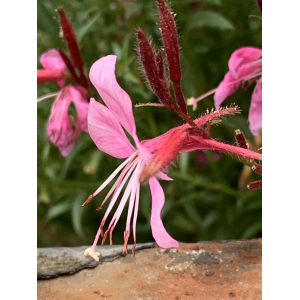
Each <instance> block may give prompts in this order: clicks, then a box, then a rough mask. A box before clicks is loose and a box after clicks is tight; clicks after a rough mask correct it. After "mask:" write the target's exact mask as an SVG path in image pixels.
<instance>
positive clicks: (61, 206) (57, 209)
mask: <svg viewBox="0 0 300 300" xmlns="http://www.w3.org/2000/svg"><path fill="white" fill-rule="evenodd" d="M70 209H71V203H70V201H65V202H60V203H58V204H56V205H54V206H52V207H50V209H49V210H48V214H47V217H46V223H47V222H49V221H50V220H52V219H55V218H57V217H58V216H60V215H62V214H64V213H65V212H67V211H68V210H70Z"/></svg>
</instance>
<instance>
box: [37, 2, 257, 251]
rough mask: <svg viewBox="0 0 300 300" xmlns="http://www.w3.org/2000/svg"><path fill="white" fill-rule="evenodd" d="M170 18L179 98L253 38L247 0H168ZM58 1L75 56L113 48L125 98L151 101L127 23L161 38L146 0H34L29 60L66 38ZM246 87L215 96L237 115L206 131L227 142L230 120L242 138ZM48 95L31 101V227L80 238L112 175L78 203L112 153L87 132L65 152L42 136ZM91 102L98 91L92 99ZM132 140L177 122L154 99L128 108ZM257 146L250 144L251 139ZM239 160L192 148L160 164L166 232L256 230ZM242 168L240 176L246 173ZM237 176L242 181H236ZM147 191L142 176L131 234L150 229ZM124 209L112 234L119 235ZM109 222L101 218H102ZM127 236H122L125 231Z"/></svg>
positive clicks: (52, 237) (253, 195)
mask: <svg viewBox="0 0 300 300" xmlns="http://www.w3.org/2000/svg"><path fill="white" fill-rule="evenodd" d="M169 4H170V6H171V7H172V9H173V11H174V13H176V23H177V26H178V33H179V42H180V46H181V65H182V72H183V79H182V88H183V93H184V95H185V96H186V98H189V97H192V96H194V97H197V96H199V95H201V94H203V93H205V92H207V91H209V90H211V89H213V88H215V87H216V86H217V85H218V84H219V82H220V81H221V80H222V78H223V76H224V74H225V73H226V72H227V70H228V65H227V63H228V59H229V57H230V55H231V53H232V52H233V51H234V50H235V49H237V48H239V47H243V46H256V47H261V46H262V45H261V37H262V34H261V20H260V19H259V18H256V17H253V16H251V15H258V16H259V15H260V11H259V9H258V7H257V6H256V4H255V2H254V1H252V0H246V1H230V0H205V1H192V0H185V1H180V0H173V1H172V2H170V1H169ZM58 6H62V7H63V8H64V9H65V11H66V13H67V15H68V17H69V19H70V21H71V23H72V24H73V27H74V29H75V32H76V36H77V39H78V41H79V43H80V47H81V51H82V55H83V58H84V61H85V71H86V74H88V72H89V68H90V66H91V65H92V64H93V62H95V61H96V60H97V59H99V58H100V57H102V56H104V55H108V54H116V55H117V56H118V60H117V66H116V75H117V79H118V82H119V84H120V85H121V86H122V87H123V88H124V89H125V90H126V91H127V93H128V94H129V95H130V97H131V99H132V102H133V105H135V104H138V103H147V102H157V98H156V96H154V94H153V93H152V92H151V90H150V88H149V86H148V84H147V82H146V80H145V76H144V74H143V72H142V71H141V65H140V63H139V59H138V55H137V51H136V49H137V41H136V29H137V28H138V27H141V28H142V29H143V30H144V32H145V33H146V34H147V35H149V36H151V37H152V41H153V45H155V47H157V48H161V47H162V43H161V36H160V31H159V21H158V13H157V10H156V3H155V1H154V0H152V1H146V0H144V1H138V0H126V1H125V0H123V1H121V0H119V1H117V0H111V1H103V0H89V1H87V0H73V1H67V0H60V1H58V0H51V1H47V0H38V2H37V17H38V20H37V39H38V40H37V53H38V57H37V67H38V68H41V65H40V62H39V57H40V55H41V54H42V53H43V52H45V51H47V50H49V49H51V48H56V49H58V48H62V49H64V50H65V51H67V47H66V45H65V43H64V41H63V39H62V38H61V36H60V28H59V22H58V13H57V12H56V8H57V7H58ZM252 90H253V87H250V88H249V89H248V90H247V91H244V90H242V89H240V90H238V91H237V92H236V93H234V94H233V95H232V96H230V97H229V98H228V99H227V100H226V101H225V102H224V105H230V104H231V103H236V104H238V105H239V106H240V107H241V108H242V114H241V115H236V116H232V117H229V118H227V119H225V120H224V121H222V122H221V123H219V124H218V125H216V126H215V127H213V128H212V136H213V137H214V138H217V139H218V140H221V141H224V142H229V143H231V144H234V130H235V129H237V128H240V129H241V130H242V131H243V132H244V133H245V135H246V137H247V139H248V140H249V142H250V143H252V145H255V140H254V137H253V136H252V135H251V133H250V131H249V129H248V123H247V118H248V109H249V105H250V98H251V92H252ZM55 91H58V86H57V85H56V84H55V83H43V84H39V85H38V89H37V96H38V97H39V96H41V95H44V94H47V93H52V92H55ZM53 100H54V98H50V99H47V100H44V101H42V102H40V103H38V104H37V120H38V124H37V141H38V142H37V145H38V157H37V173H38V178H37V187H38V196H37V199H38V200H37V227H38V234H37V237H38V240H37V246H38V247H49V246H80V245H90V244H91V243H92V242H93V239H94V237H95V234H96V231H97V229H98V226H99V224H100V221H101V219H102V216H103V215H104V211H105V209H106V207H107V205H105V206H104V208H103V210H100V211H96V210H95V208H96V207H97V206H99V205H100V203H101V202H102V200H103V198H104V196H105V195H106V192H107V191H108V190H109V188H110V187H111V186H112V184H113V182H112V183H111V184H110V186H109V187H107V188H106V189H105V190H104V191H102V192H101V193H100V194H99V195H97V196H96V197H95V198H94V199H93V200H92V201H91V202H90V203H89V204H88V205H87V206H85V207H82V206H81V205H82V203H83V202H84V201H85V200H86V198H87V197H88V196H89V195H90V194H91V193H93V192H94V191H95V190H96V189H97V187H98V186H99V185H100V184H101V183H102V182H103V181H104V180H105V179H106V178H107V177H108V176H109V175H110V174H111V173H112V172H113V171H114V169H115V168H116V167H117V166H119V165H120V163H121V162H122V160H119V159H116V158H113V157H110V156H108V155H107V154H105V153H102V152H100V151H99V150H98V148H97V147H96V145H95V144H94V142H93V141H92V140H91V139H90V137H89V135H88V134H86V133H82V135H81V136H80V137H79V138H78V139H77V142H76V146H75V149H74V150H73V152H72V153H71V154H70V155H69V156H68V157H66V158H64V157H63V156H61V154H60V152H59V150H58V149H57V148H55V147H54V146H53V145H52V144H51V143H50V141H49V140H48V138H47V132H46V128H47V121H48V117H49V115H50V109H51V105H52V103H53ZM97 100H98V101H101V99H100V97H99V96H98V98H97ZM213 107H214V104H213V97H212V96H210V97H208V98H207V99H205V100H202V101H201V102H200V103H199V105H198V108H197V110H196V111H192V108H191V107H189V112H190V114H191V116H193V117H194V118H196V117H198V116H199V115H201V114H203V113H204V112H205V111H206V109H207V108H208V109H211V108H213ZM133 112H134V115H135V120H136V125H137V132H138V136H139V138H140V140H143V139H149V138H153V137H155V136H157V135H159V134H162V133H164V132H166V131H167V130H169V129H170V128H172V127H174V126H176V125H180V124H182V123H183V121H182V120H181V119H180V118H179V117H178V116H177V115H176V114H175V113H174V112H173V111H170V110H167V109H165V108H159V107H139V108H134V110H133ZM256 149H257V148H256ZM248 173H249V174H248V175H245V174H247V168H246V167H244V166H243V165H242V163H240V162H238V161H236V160H234V159H232V158H230V157H229V156H227V155H225V154H219V155H218V154H216V153H212V152H206V154H205V153H203V152H201V153H200V152H198V151H195V152H192V153H185V154H181V155H180V156H179V157H178V159H177V160H176V161H175V162H174V164H173V166H172V167H170V168H169V172H168V175H169V176H170V177H172V178H173V179H174V181H170V182H166V181H160V182H161V184H162V186H163V188H164V191H165V196H166V202H165V206H164V208H163V211H162V218H163V222H164V224H165V227H166V229H167V231H168V232H169V233H170V234H171V236H172V237H174V238H175V239H177V240H179V241H182V242H197V241H201V240H212V239H213V240H214V239H221V240H223V239H239V238H254V237H260V236H261V234H262V233H261V231H262V204H261V190H260V189H257V190H247V188H246V184H247V183H249V182H251V181H253V180H259V179H260V176H258V175H256V174H253V173H252V172H248ZM247 176H248V177H247ZM243 179H244V181H243ZM150 215H151V195H150V191H149V187H148V184H144V185H143V186H142V188H141V200H140V207H139V216H138V221H137V242H138V243H142V242H149V241H153V237H152V235H151V228H150ZM126 216H127V214H126V211H124V213H123V215H122V217H121V218H120V220H119V222H118V225H117V226H116V228H115V230H114V234H113V242H114V243H115V244H123V232H124V229H125V223H126ZM108 221H109V220H108ZM129 243H132V237H131V238H130V240H129Z"/></svg>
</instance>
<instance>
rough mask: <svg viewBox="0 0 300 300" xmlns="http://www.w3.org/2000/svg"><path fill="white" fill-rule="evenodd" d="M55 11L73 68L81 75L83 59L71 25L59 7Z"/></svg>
mask: <svg viewBox="0 0 300 300" xmlns="http://www.w3.org/2000/svg"><path fill="white" fill-rule="evenodd" d="M57 10H58V13H59V18H60V24H61V29H62V31H63V35H64V39H65V41H66V43H67V45H68V48H69V50H70V53H71V56H72V60H73V63H74V66H75V67H76V68H78V70H79V71H80V73H83V59H82V57H81V53H80V50H79V46H78V44H77V40H76V36H75V32H74V30H73V27H72V24H71V22H70V20H69V19H68V17H67V15H66V13H65V11H64V9H63V8H62V7H59V8H58V9H57Z"/></svg>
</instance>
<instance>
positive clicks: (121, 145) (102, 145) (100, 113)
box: [88, 98, 135, 158]
mask: <svg viewBox="0 0 300 300" xmlns="http://www.w3.org/2000/svg"><path fill="white" fill-rule="evenodd" d="M88 131H89V134H90V136H91V138H92V139H93V141H94V142H95V144H96V145H97V147H98V148H99V149H100V150H101V151H103V152H105V153H107V154H109V155H111V156H114V157H116V158H125V157H129V156H130V155H131V154H132V153H133V152H134V151H135V149H134V147H133V146H132V145H131V144H130V142H129V140H128V138H127V137H126V135H125V133H124V131H123V129H122V127H121V125H120V123H119V121H118V119H117V118H116V117H115V115H114V114H113V113H112V112H111V111H110V110H109V109H108V108H107V107H106V106H105V105H102V104H100V103H99V102H97V101H96V100H95V99H94V98H91V100H90V105H89V114H88Z"/></svg>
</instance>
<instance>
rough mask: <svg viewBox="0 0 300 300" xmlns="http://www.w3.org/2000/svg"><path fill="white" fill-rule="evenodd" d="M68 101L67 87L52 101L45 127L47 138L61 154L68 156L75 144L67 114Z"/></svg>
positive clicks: (69, 100) (69, 98)
mask: <svg viewBox="0 0 300 300" xmlns="http://www.w3.org/2000/svg"><path fill="white" fill-rule="evenodd" d="M70 103H71V95H70V93H69V89H63V90H62V91H61V92H60V93H59V95H58V96H57V98H56V100H55V101H54V103H53V106H52V109H51V115H50V118H49V122H48V127H47V132H48V136H49V139H50V140H51V141H52V143H53V144H54V145H55V146H56V147H58V148H59V150H60V151H61V154H62V155H63V156H68V155H69V154H70V152H71V151H72V150H73V148H74V145H75V140H74V131H73V128H72V126H71V124H70V118H69V114H68V109H69V106H70Z"/></svg>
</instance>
